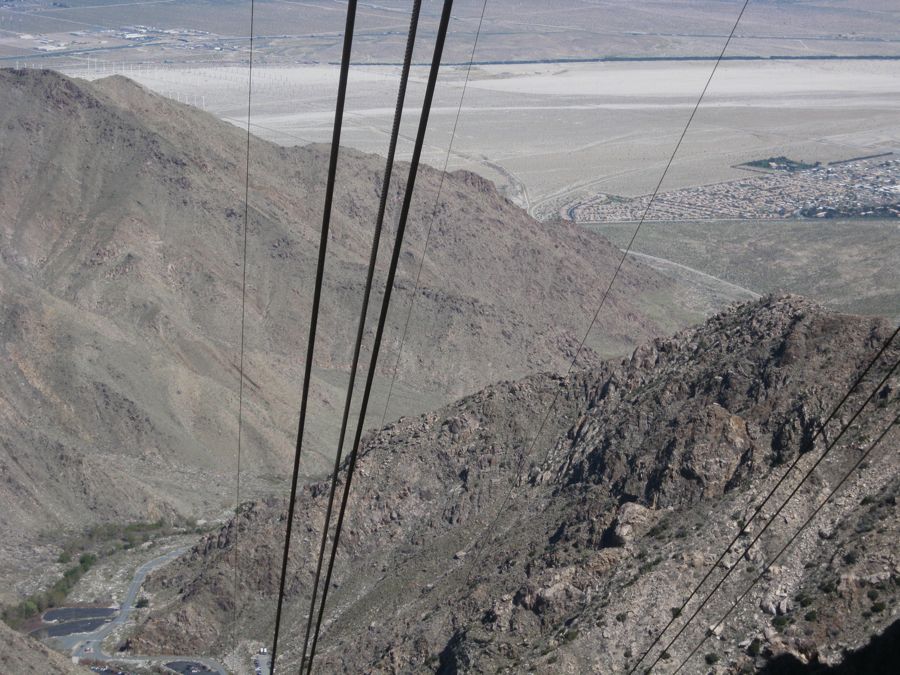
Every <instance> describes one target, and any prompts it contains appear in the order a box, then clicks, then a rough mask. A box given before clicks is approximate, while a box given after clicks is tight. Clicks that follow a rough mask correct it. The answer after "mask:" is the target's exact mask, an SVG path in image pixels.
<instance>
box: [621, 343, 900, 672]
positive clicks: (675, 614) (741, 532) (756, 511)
mask: <svg viewBox="0 0 900 675" xmlns="http://www.w3.org/2000/svg"><path fill="white" fill-rule="evenodd" d="M898 333H900V326H898V327H897V328H896V329H895V330H894V332H893V334H892V335H891V336H890V337H889V338H888V339H887V340H885V342H884V344H882V345H881V349H879V350H878V353H877V354H875V356H874V357H873V358H872V359H871V360H870V361H869V363H868V365H867V366H866V367H865V368H864V369H863V371H862V373H860V374H859V376H858V377H857V378H856V380H854V382H853V384H852V385H850V389H848V390H847V393H846V394H844V396H843V397H842V398H841V400H840V401H838V404H837V405H836V406H835V407H834V408H833V409H832V411H831V413H830V414H829V415H828V417H827V418H826V419H825V421H824V422H822V423H821V424H820V425H819V428H818V430H817V431H816V433H815V434H814V435H813V437H812V439H810V443H811V444H812V443H815V442H816V440H817V439H818V438H819V436H821V435H822V434H823V433H825V429H826V427H827V426H828V424H829V423H830V422H831V420H833V419H834V417H835V415H837V414H838V412H839V411H840V410H841V408H843V407H844V404H845V403H846V402H847V399H849V398H850V396H851V394H853V392H854V391H856V389H857V387H859V385H860V384H861V383H862V381H863V379H864V378H865V377H866V375H867V374H868V373H869V371H870V370H871V369H872V366H874V365H875V364H876V363H877V362H878V361H879V359H881V356H882V354H884V352H885V350H887V348H888V347H889V346H890V345H891V343H892V342H893V341H894V339H895V338H896V337H897V334H898ZM876 391H877V389H876ZM804 456H805V454H804V453H797V456H796V457H795V458H794V461H793V462H791V465H790V466H789V467H788V468H787V470H786V471H785V472H784V473H783V474H782V475H781V478H779V479H778V482H776V483H775V485H774V486H773V487H772V488H771V489H770V490H769V492H768V494H766V496H765V498H764V499H763V500H762V502H760V503H759V505H758V506H757V507H756V508H755V509H754V511H753V513H752V514H751V515H750V517H749V518H748V519H747V521H746V522H745V523H744V524H743V526H742V527H741V528H740V530H739V531H738V533H737V534H735V535H734V537H733V538H732V540H731V541H730V542H728V546H726V547H725V550H724V551H722V553H721V555H720V556H719V557H718V558H717V559H716V561H715V562H714V563H713V564H712V565H711V566H710V568H709V569H708V570H707V572H706V574H705V575H704V576H703V578H702V579H701V580H700V581H699V582H698V583H697V585H696V586H694V589H693V590H692V591H691V592H690V594H689V595H688V597H687V598H686V599H685V600H684V602H683V603H682V604H681V607H679V608H678V610H677V612H673V616H672V618H670V619H669V622H668V623H667V624H666V625H665V626H664V627H663V629H662V630H661V631H659V633H657V635H656V637H655V638H654V639H653V642H651V643H650V645H649V646H648V647H647V649H645V650H644V652H643V653H642V654H641V657H640V658H639V659H638V660H637V661H636V662H635V663H634V665H633V666H632V667H631V668H630V669H629V671H628V674H629V675H631V673H634V672H635V671H636V670H637V668H638V666H639V665H640V664H641V662H642V661H643V660H644V659H645V658H647V655H648V654H650V652H651V651H652V650H653V648H654V647H655V646H656V645H657V644H658V643H659V641H660V640H661V639H662V636H663V635H665V633H666V631H667V630H669V628H670V627H671V626H672V624H673V623H675V620H676V619H677V618H678V617H679V616H681V614H682V612H683V611H684V608H685V607H687V605H688V603H689V602H690V601H691V600H693V598H694V597H695V596H696V595H697V592H698V591H699V590H700V588H701V587H702V586H703V584H705V583H706V581H707V580H708V579H709V578H710V576H712V573H713V572H714V571H715V570H716V569H717V568H718V567H719V565H720V564H721V562H722V561H723V560H724V559H725V556H726V555H728V552H729V551H731V547H732V546H734V545H735V544H736V543H737V541H738V539H740V538H741V537H742V536H743V535H744V533H745V532H746V531H747V528H749V527H750V524H751V523H752V522H753V521H754V519H755V518H756V517H757V516H758V515H759V514H760V512H761V511H762V510H763V508H764V507H765V506H766V504H768V503H769V500H770V499H771V498H772V496H773V495H774V494H775V492H777V490H778V488H779V487H781V484H782V483H784V481H785V480H786V479H787V477H788V476H789V475H790V474H791V472H792V471H793V470H794V467H796V466H797V464H798V463H799V462H800V460H801V459H802V458H803V457H804Z"/></svg>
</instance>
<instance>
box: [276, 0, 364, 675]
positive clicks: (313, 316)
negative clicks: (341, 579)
mask: <svg viewBox="0 0 900 675" xmlns="http://www.w3.org/2000/svg"><path fill="white" fill-rule="evenodd" d="M356 3H357V0H349V1H348V3H347V20H346V25H345V27H344V46H343V52H342V54H341V74H340V79H339V81H338V94H337V101H336V103H335V111H334V132H333V134H332V138H331V156H330V158H329V163H328V178H327V182H326V185H325V208H324V212H323V214H322V232H321V235H320V238H319V258H318V261H317V263H316V281H315V290H314V292H313V302H312V310H311V312H310V319H309V338H308V339H307V342H306V369H305V371H304V373H303V392H302V394H301V398H300V421H299V423H298V425H297V443H296V446H295V448H294V471H293V475H292V477H291V497H290V501H289V502H288V513H287V523H286V526H285V535H284V553H283V555H282V560H281V580H280V581H279V584H278V607H277V609H276V611H275V636H274V637H273V639H272V654H271V658H270V659H269V663H270V665H269V672H270V675H271V674H272V673H274V672H275V659H276V657H277V655H278V633H279V630H280V628H281V612H282V608H283V605H284V585H285V580H286V579H287V567H288V555H289V554H290V548H291V530H292V529H293V527H292V526H293V523H294V509H295V507H296V503H297V480H298V478H299V475H300V456H301V452H302V449H303V432H304V429H305V426H306V408H307V403H308V401H309V384H310V379H311V378H312V369H313V352H314V351H315V346H316V329H317V327H318V321H319V303H320V302H321V299H322V282H323V279H324V276H325V253H326V250H327V248H328V231H329V226H330V225H331V203H332V201H333V199H334V183H335V177H336V174H337V160H338V151H339V150H340V143H341V127H342V124H343V121H344V102H345V100H346V97H347V76H348V73H349V70H350V52H351V49H352V46H353V26H354V23H355V20H356Z"/></svg>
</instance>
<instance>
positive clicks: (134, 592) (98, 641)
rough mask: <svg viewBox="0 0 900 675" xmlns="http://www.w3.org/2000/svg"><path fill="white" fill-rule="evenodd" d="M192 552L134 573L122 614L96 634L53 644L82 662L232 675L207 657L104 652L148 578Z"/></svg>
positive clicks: (170, 554)
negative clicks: (196, 667)
mask: <svg viewBox="0 0 900 675" xmlns="http://www.w3.org/2000/svg"><path fill="white" fill-rule="evenodd" d="M189 549H190V547H189V546H182V547H180V548H177V549H175V550H173V551H169V552H168V553H166V554H165V555H161V556H159V557H158V558H154V559H153V560H150V561H148V562H145V563H144V564H143V565H141V566H140V567H138V568H137V570H136V571H135V573H134V578H132V580H131V584H130V585H129V586H128V591H127V592H126V593H125V597H124V598H123V599H122V606H121V607H120V608H119V611H118V613H117V614H116V616H115V617H114V618H113V619H112V620H111V621H109V622H108V623H105V624H103V625H102V626H100V627H99V628H97V629H96V630H93V631H89V632H85V633H73V634H72V635H64V636H60V637H56V638H53V642H54V643H55V644H57V645H59V646H60V647H62V648H63V649H64V650H66V651H68V652H70V653H71V654H72V656H73V657H75V658H78V659H82V660H90V661H109V662H114V663H118V664H129V663H130V664H133V665H141V666H147V665H149V664H150V663H151V662H153V663H160V662H172V661H190V662H192V663H197V664H201V665H203V666H205V667H206V668H208V669H209V670H210V671H211V672H213V673H216V674H217V675H228V671H227V670H225V667H224V666H222V665H221V664H220V663H218V662H216V661H214V660H212V659H208V658H205V657H198V656H184V655H171V656H169V655H160V656H128V657H122V656H110V655H108V654H105V653H104V652H103V641H104V640H105V639H106V638H107V637H109V635H110V634H111V633H112V632H113V631H114V630H115V629H117V628H119V627H120V626H122V625H124V624H125V622H126V621H128V617H129V616H130V615H131V612H132V610H133V609H134V606H135V602H136V600H137V596H138V593H140V590H141V586H143V584H144V580H145V579H146V578H147V575H148V574H150V572H152V571H153V570H156V569H158V568H160V567H162V566H163V565H166V564H168V563H170V562H172V561H173V560H175V558H177V557H178V556H180V555H181V554H182V553H185V552H186V551H188V550H189Z"/></svg>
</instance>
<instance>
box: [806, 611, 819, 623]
mask: <svg viewBox="0 0 900 675" xmlns="http://www.w3.org/2000/svg"><path fill="white" fill-rule="evenodd" d="M803 618H804V619H806V620H807V621H815V620H816V619H818V618H819V615H818V614H817V613H816V610H814V609H811V610H809V611H808V612H807V613H806V614H804V615H803Z"/></svg>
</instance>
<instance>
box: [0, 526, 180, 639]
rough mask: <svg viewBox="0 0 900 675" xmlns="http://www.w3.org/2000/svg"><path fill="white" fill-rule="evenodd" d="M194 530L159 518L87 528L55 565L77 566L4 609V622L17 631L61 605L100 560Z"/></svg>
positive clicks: (71, 540)
mask: <svg viewBox="0 0 900 675" xmlns="http://www.w3.org/2000/svg"><path fill="white" fill-rule="evenodd" d="M195 527H196V524H195V523H193V522H185V523H182V524H181V525H173V524H169V523H167V522H166V521H164V520H163V519H160V520H157V521H155V522H152V523H151V522H140V521H139V522H134V523H106V524H103V525H97V526H95V527H91V528H88V529H87V530H86V531H85V532H84V534H82V535H80V536H77V537H74V538H72V539H70V540H69V541H67V542H66V543H65V544H64V545H63V551H62V553H60V554H59V557H58V558H57V562H59V563H62V564H69V563H71V562H72V560H73V559H75V556H78V564H77V565H74V566H72V567H69V568H68V569H66V570H65V571H64V572H63V576H62V578H60V579H59V580H58V581H57V582H56V583H54V584H53V585H52V586H51V587H50V588H49V589H47V590H45V591H41V592H38V593H34V594H32V595H30V596H28V597H27V598H25V599H24V600H22V601H21V602H19V604H17V605H15V606H14V607H8V608H6V609H4V610H3V613H2V618H3V621H4V622H5V623H6V624H7V625H9V626H10V627H12V628H19V627H20V626H21V625H22V624H23V623H25V622H26V621H27V620H29V619H30V618H32V617H34V616H35V615H37V614H40V613H42V612H44V611H45V610H47V609H51V608H53V607H58V606H60V605H62V604H64V603H65V601H66V597H67V596H68V595H69V592H70V591H71V590H72V589H73V588H74V587H75V585H76V584H77V583H78V582H79V581H80V580H81V577H83V576H84V575H85V573H87V571H88V570H90V569H91V568H92V567H93V566H94V565H95V564H96V563H97V561H98V560H99V559H100V558H101V557H104V556H107V555H112V554H113V553H115V552H116V551H118V550H127V549H131V548H134V547H135V546H138V545H140V544H143V543H146V542H147V541H150V540H151V539H153V538H155V537H162V536H169V535H172V534H175V533H176V532H178V531H180V530H182V529H184V528H189V529H190V528H195ZM142 599H143V600H146V599H145V598H142ZM139 602H140V601H139ZM138 606H140V605H138ZM145 606H146V605H145Z"/></svg>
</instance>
